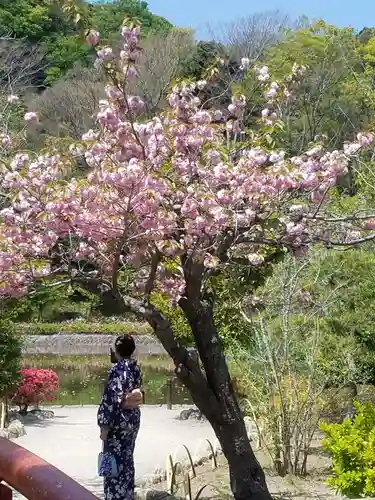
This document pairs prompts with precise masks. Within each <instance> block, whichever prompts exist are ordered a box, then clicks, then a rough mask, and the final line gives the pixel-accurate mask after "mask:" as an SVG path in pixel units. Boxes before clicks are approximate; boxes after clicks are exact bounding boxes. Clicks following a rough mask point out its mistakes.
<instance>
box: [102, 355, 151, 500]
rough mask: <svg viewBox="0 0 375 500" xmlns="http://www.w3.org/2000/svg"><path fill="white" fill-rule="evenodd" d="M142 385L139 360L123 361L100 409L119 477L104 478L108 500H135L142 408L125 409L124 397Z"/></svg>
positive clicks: (111, 376) (114, 372) (111, 373)
mask: <svg viewBox="0 0 375 500" xmlns="http://www.w3.org/2000/svg"><path fill="white" fill-rule="evenodd" d="M141 386H142V377H141V371H140V369H139V366H138V364H137V362H136V361H134V360H132V359H122V360H121V361H118V362H117V363H116V364H115V365H114V366H113V367H112V368H111V370H110V371H109V376H108V382H107V386H106V388H105V391H104V394H103V398H102V402H101V404H100V406H99V410H98V425H99V427H101V428H102V427H107V428H108V429H109V432H108V441H107V443H106V448H108V451H110V452H111V453H112V454H113V455H114V456H115V458H116V462H117V467H118V470H119V475H118V476H117V477H115V478H105V479H104V498H105V500H133V499H134V479H135V470H134V456H133V455H134V447H135V440H136V437H137V434H138V430H139V425H140V410H139V409H138V408H129V409H121V403H122V400H123V396H124V395H125V394H127V393H129V392H131V391H132V390H134V389H140V388H141Z"/></svg>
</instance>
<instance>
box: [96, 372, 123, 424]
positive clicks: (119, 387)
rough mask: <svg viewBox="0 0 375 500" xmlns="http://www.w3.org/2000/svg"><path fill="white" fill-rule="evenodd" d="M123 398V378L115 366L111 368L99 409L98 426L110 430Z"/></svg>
mask: <svg viewBox="0 0 375 500" xmlns="http://www.w3.org/2000/svg"><path fill="white" fill-rule="evenodd" d="M122 398H123V380H122V379H121V376H120V375H119V374H118V373H117V370H116V369H115V367H113V368H111V370H110V372H109V376H108V381H107V385H106V388H105V390H104V394H103V398H102V401H101V403H100V406H99V410H98V426H99V427H100V428H101V429H102V430H108V429H110V428H111V427H112V426H113V421H114V418H115V415H116V413H117V412H118V410H119V408H120V405H121V402H122Z"/></svg>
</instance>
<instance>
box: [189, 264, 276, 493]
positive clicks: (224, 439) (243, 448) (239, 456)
mask: <svg viewBox="0 0 375 500" xmlns="http://www.w3.org/2000/svg"><path fill="white" fill-rule="evenodd" d="M183 264H184V271H185V280H186V283H187V287H186V297H184V298H182V299H181V300H180V307H181V309H182V310H183V311H184V313H185V316H186V318H187V320H188V322H189V324H190V327H191V330H192V333H193V336H194V340H195V344H196V346H197V349H198V352H199V357H200V359H201V362H202V364H203V368H204V373H205V378H206V380H207V385H208V387H209V389H210V391H211V393H212V394H213V397H214V399H215V400H216V405H215V412H214V413H213V412H212V411H211V408H210V403H209V402H208V401H207V400H206V399H202V398H198V397H197V396H198V394H199V387H198V388H197V389H198V392H196V391H191V396H192V398H193V400H194V402H195V404H196V405H197V406H198V408H199V410H200V411H201V412H202V413H203V414H204V415H205V416H206V417H207V418H208V420H209V421H210V423H211V425H212V427H213V429H214V431H215V434H216V436H217V438H218V440H219V442H220V444H221V447H222V450H223V453H224V455H225V457H226V459H227V460H228V465H229V472H230V483H231V489H232V492H233V495H234V497H235V499H236V500H248V499H252V500H270V499H271V495H270V493H269V491H268V488H267V484H266V480H265V475H264V472H263V470H262V468H261V466H260V464H259V462H258V461H257V459H256V457H255V455H254V452H253V450H252V448H251V444H250V441H249V438H248V436H247V432H246V427H245V423H244V420H243V415H242V412H241V410H240V407H239V405H238V401H237V397H236V394H235V391H234V388H233V384H232V381H231V378H230V374H229V370H228V366H227V363H226V359H225V355H224V351H223V347H222V343H221V340H220V336H219V334H218V331H217V328H216V325H215V324H214V320H213V304H212V302H211V301H210V299H209V297H201V293H202V292H201V290H202V286H201V285H202V284H201V277H202V276H203V272H202V266H201V265H200V264H199V263H197V262H189V261H185V262H184V263H183Z"/></svg>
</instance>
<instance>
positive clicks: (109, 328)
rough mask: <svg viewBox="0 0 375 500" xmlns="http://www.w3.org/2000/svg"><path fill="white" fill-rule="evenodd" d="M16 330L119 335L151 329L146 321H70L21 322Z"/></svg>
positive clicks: (148, 332)
mask: <svg viewBox="0 0 375 500" xmlns="http://www.w3.org/2000/svg"><path fill="white" fill-rule="evenodd" d="M16 331H17V332H18V333H21V334H22V335H55V334H58V333H66V334H71V333H75V334H81V335H88V334H101V335H121V334H124V333H130V334H133V335H150V334H152V329H151V327H150V326H149V325H147V324H146V323H130V322H126V323H125V322H118V323H88V322H86V321H72V322H69V323H27V324H26V323H23V324H17V325H16Z"/></svg>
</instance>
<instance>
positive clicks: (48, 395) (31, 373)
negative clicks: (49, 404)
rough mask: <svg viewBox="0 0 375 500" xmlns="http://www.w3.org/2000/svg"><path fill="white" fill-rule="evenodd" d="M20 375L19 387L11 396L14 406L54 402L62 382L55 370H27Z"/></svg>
mask: <svg viewBox="0 0 375 500" xmlns="http://www.w3.org/2000/svg"><path fill="white" fill-rule="evenodd" d="M20 374H21V381H20V383H19V386H18V388H17V390H16V392H15V393H14V394H13V395H12V396H11V399H12V403H13V404H16V405H19V406H24V405H26V406H29V405H38V404H40V403H43V402H46V401H53V400H54V398H55V396H56V394H57V392H58V391H59V389H60V382H59V377H58V376H57V374H56V373H55V372H54V371H53V370H44V369H34V368H25V369H23V370H21V372H20Z"/></svg>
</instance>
